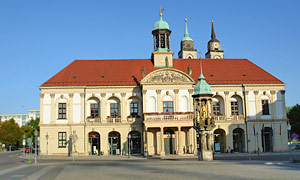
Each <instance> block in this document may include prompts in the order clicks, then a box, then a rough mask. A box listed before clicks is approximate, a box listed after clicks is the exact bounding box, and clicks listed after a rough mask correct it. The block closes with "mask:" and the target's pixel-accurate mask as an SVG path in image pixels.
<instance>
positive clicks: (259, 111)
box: [254, 91, 262, 119]
mask: <svg viewBox="0 0 300 180" xmlns="http://www.w3.org/2000/svg"><path fill="white" fill-rule="evenodd" d="M254 96H255V110H256V119H261V114H262V113H261V107H260V104H261V103H260V102H259V99H258V91H254Z"/></svg>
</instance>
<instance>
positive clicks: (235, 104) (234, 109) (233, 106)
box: [231, 101, 239, 115]
mask: <svg viewBox="0 0 300 180" xmlns="http://www.w3.org/2000/svg"><path fill="white" fill-rule="evenodd" d="M238 114H239V106H238V102H237V101H235V102H231V115H238Z"/></svg>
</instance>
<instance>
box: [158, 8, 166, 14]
mask: <svg viewBox="0 0 300 180" xmlns="http://www.w3.org/2000/svg"><path fill="white" fill-rule="evenodd" d="M163 11H165V9H164V8H161V6H160V9H159V14H160V16H162V12H163Z"/></svg>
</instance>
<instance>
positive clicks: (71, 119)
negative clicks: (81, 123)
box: [67, 93, 74, 124]
mask: <svg viewBox="0 0 300 180" xmlns="http://www.w3.org/2000/svg"><path fill="white" fill-rule="evenodd" d="M69 97H70V102H69V113H68V114H67V115H68V123H69V124H72V123H74V121H73V104H74V102H73V97H74V94H73V93H70V94H69Z"/></svg>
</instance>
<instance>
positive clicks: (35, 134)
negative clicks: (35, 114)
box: [34, 130, 38, 164]
mask: <svg viewBox="0 0 300 180" xmlns="http://www.w3.org/2000/svg"><path fill="white" fill-rule="evenodd" d="M37 135H38V131H37V130H35V131H34V140H35V141H34V149H35V150H34V155H35V156H34V164H36V163H37V162H36V156H37V152H36V151H37V148H36V138H37Z"/></svg>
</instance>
